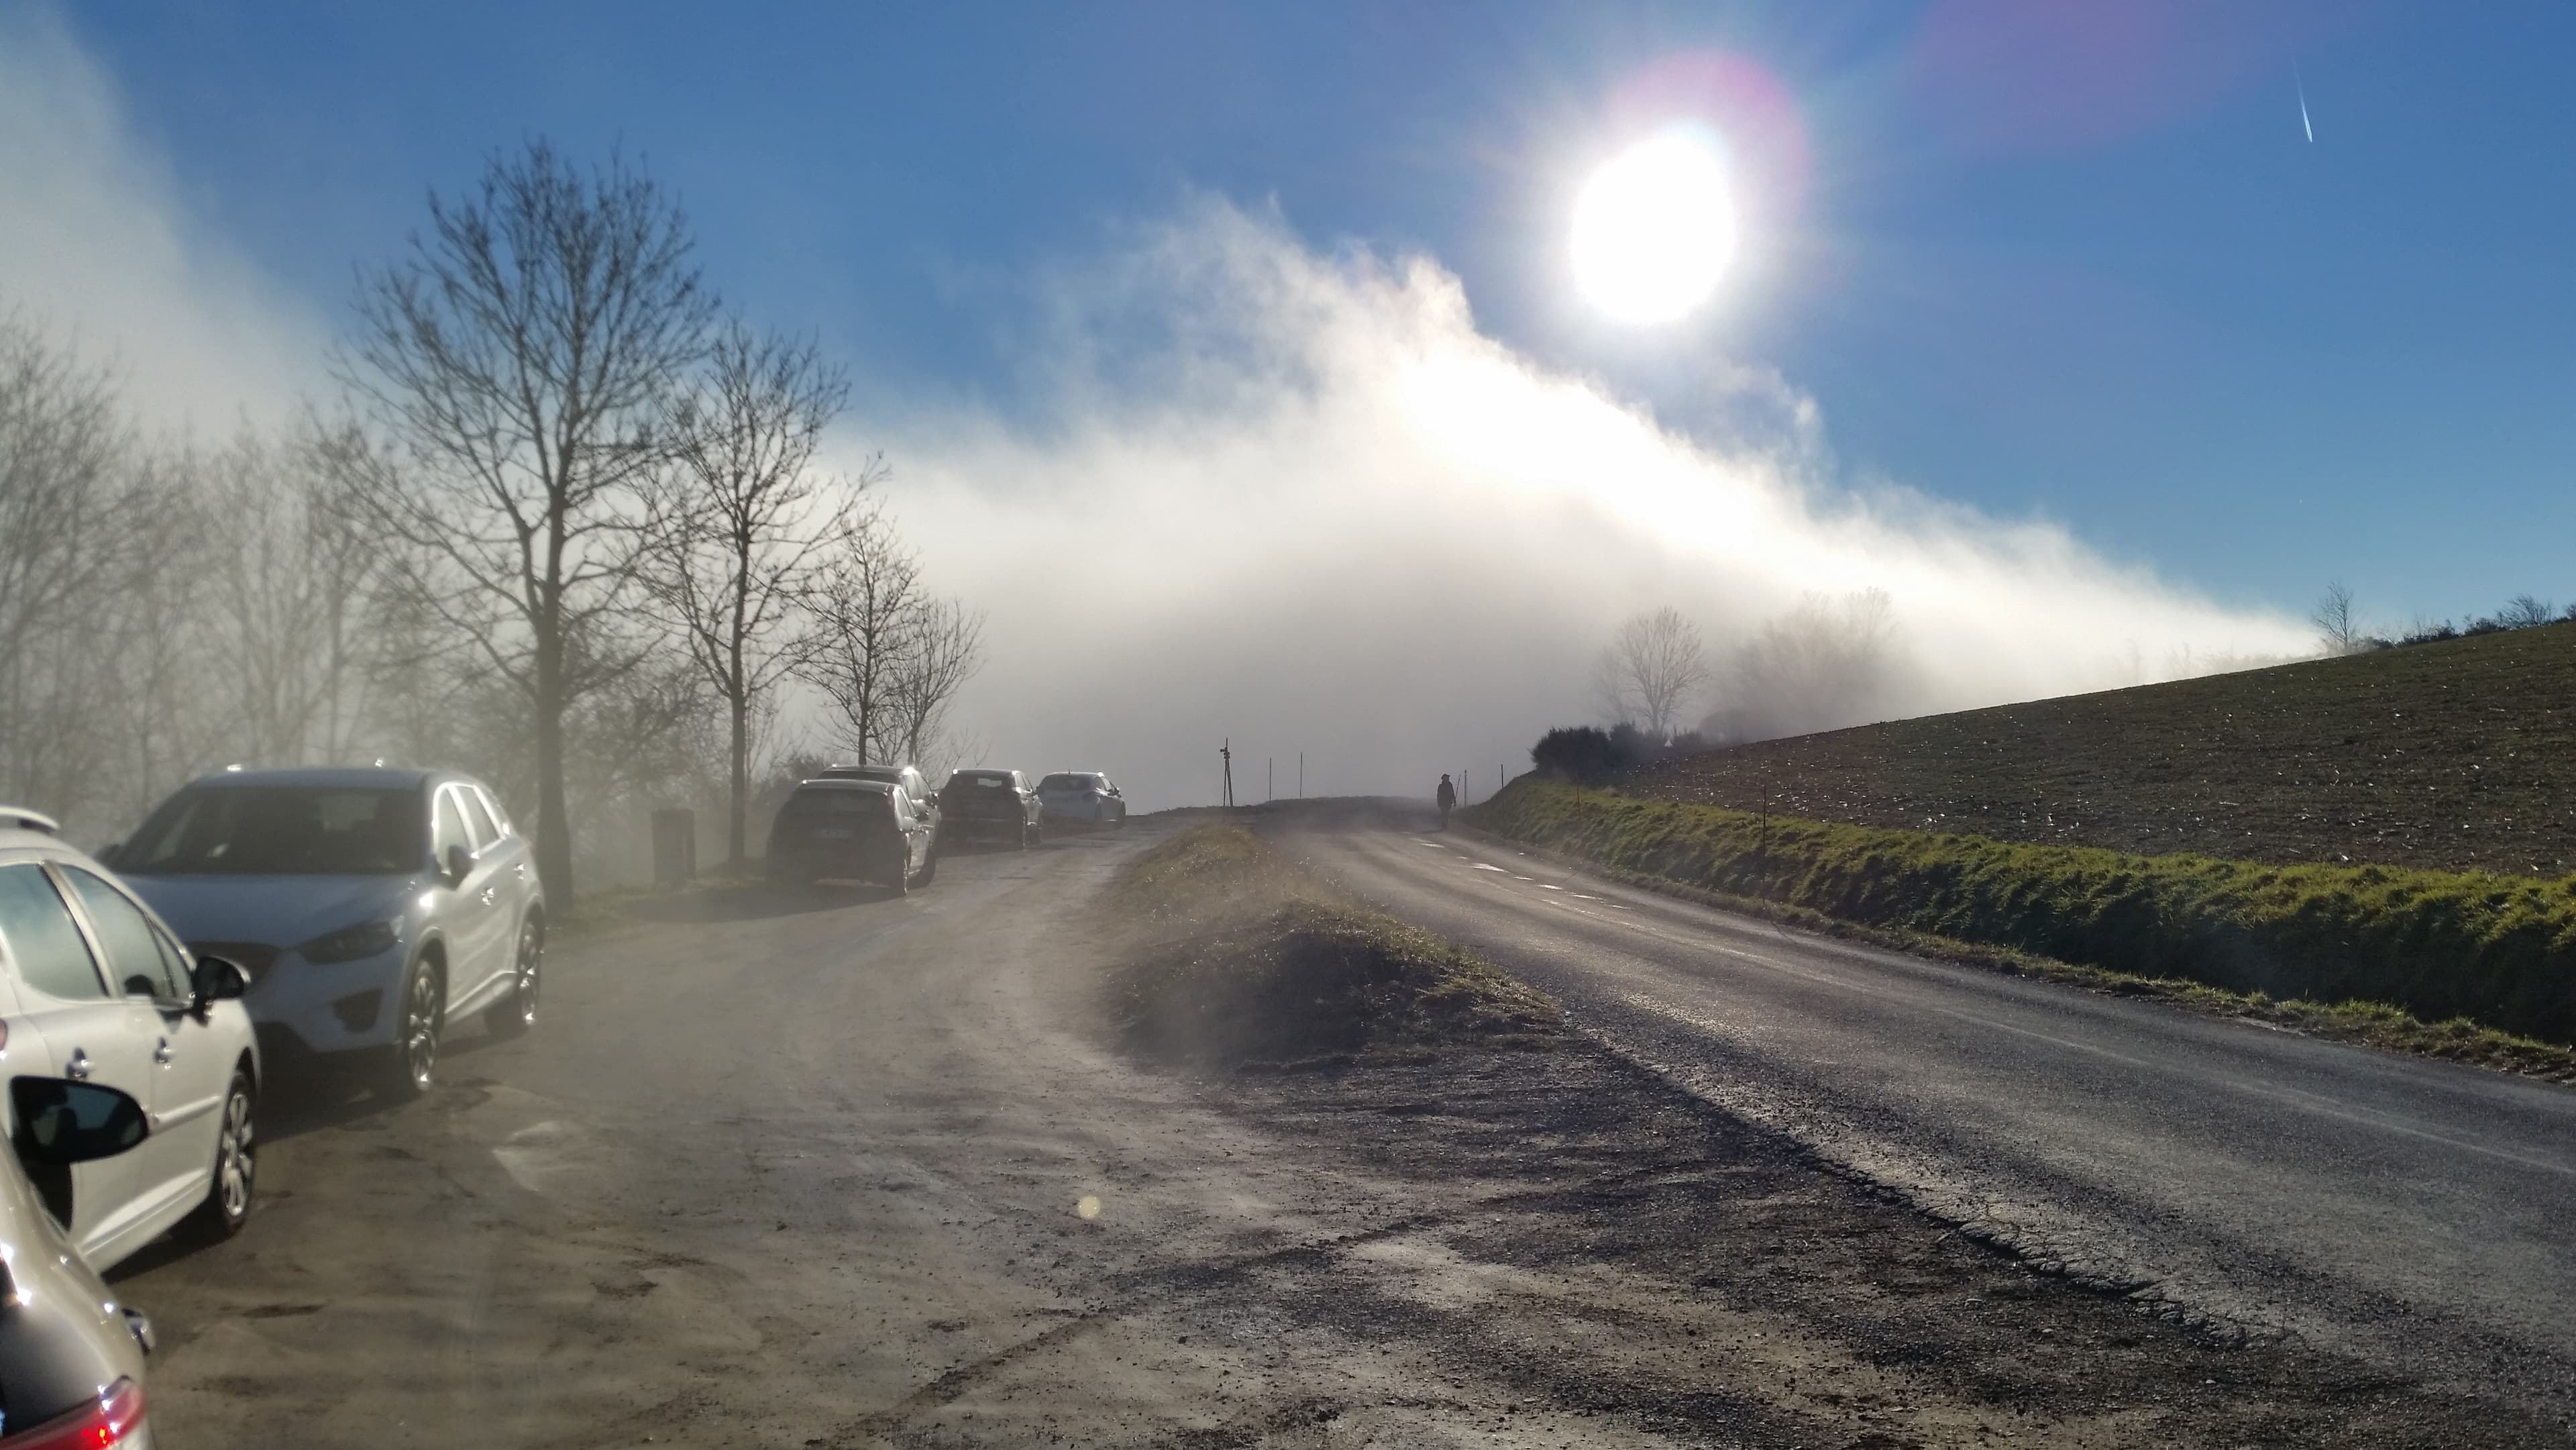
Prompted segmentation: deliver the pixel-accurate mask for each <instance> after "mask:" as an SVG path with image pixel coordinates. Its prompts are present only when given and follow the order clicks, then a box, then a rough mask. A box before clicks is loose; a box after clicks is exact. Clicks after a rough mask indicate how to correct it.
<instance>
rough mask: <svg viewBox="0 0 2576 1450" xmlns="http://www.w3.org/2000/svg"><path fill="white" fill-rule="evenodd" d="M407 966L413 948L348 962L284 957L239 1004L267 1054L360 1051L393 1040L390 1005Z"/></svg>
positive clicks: (401, 947) (285, 954) (284, 954)
mask: <svg viewBox="0 0 2576 1450" xmlns="http://www.w3.org/2000/svg"><path fill="white" fill-rule="evenodd" d="M410 965H411V947H410V944H409V943H404V944H402V945H399V946H395V947H391V948H388V949H387V950H385V951H382V952H378V953H376V954H375V955H374V956H369V957H359V958H357V959H355V960H353V961H346V962H328V963H324V962H308V961H306V960H304V959H303V958H302V957H300V956H297V955H296V954H295V953H293V952H279V953H278V954H277V958H276V960H275V961H273V962H271V963H270V964H269V966H268V968H267V969H266V970H265V971H263V972H261V973H260V976H259V980H258V981H256V982H254V983H252V984H251V988H250V990H249V991H248V992H245V993H244V994H242V1006H243V1007H244V1008H245V1009H247V1010H248V1011H249V1013H250V1021H251V1026H252V1027H253V1028H254V1029H255V1030H256V1031H257V1032H258V1033H259V1039H260V1046H261V1047H262V1048H263V1049H264V1050H275V1051H276V1052H278V1053H279V1054H281V1055H296V1054H306V1055H315V1056H324V1055H328V1054H331V1053H337V1052H363V1051H366V1050H368V1049H370V1048H378V1047H383V1046H386V1045H388V1044H389V1043H391V1042H392V1041H393V1040H394V1030H395V1022H394V1018H395V1015H396V1014H395V1012H394V1010H393V1004H394V1003H395V1002H396V1001H397V1000H399V999H400V997H401V995H402V982H403V971H404V969H405V968H407V967H408V966H410Z"/></svg>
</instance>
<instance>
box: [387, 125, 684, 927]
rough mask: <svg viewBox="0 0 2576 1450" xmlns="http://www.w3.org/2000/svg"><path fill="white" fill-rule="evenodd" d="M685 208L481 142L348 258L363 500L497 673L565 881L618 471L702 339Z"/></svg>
mask: <svg viewBox="0 0 2576 1450" xmlns="http://www.w3.org/2000/svg"><path fill="white" fill-rule="evenodd" d="M691 248H692V244H691V239H690V235H689V229H688V224H687V219H686V217H685V216H684V215H683V213H682V212H681V211H680V209H679V207H678V205H677V204H676V202H674V201H673V200H672V199H671V198H669V197H668V196H667V195H666V194H665V193H664V192H663V191H662V190H661V188H660V187H659V186H657V185H656V184H655V183H654V182H653V181H652V180H650V179H649V178H647V177H645V176H643V175H642V174H640V173H638V172H636V171H634V170H632V169H630V168H628V167H627V165H626V164H625V163H624V162H623V160H621V159H619V158H616V157H612V158H611V159H610V160H609V162H608V164H607V165H606V166H604V167H602V168H599V169H597V170H596V171H593V172H591V173H590V174H588V175H584V174H582V173H581V172H579V171H577V170H576V169H575V168H574V167H572V166H571V165H570V164H569V163H567V162H566V161H564V160H563V159H562V158H561V157H559V156H558V155H557V154H556V153H555V151H554V149H553V148H552V147H551V146H549V145H548V144H547V143H545V142H544V141H542V140H539V141H531V142H529V143H527V145H526V146H525V147H524V148H523V149H522V150H520V151H519V152H517V153H515V154H509V155H496V156H494V157H493V158H492V159H491V161H490V162H489V163H488V165H487V166H486V168H485V170H484V174H483V177H482V179H481V181H480V183H479V184H478V185H477V187H476V189H475V190H474V192H473V193H471V194H470V195H468V196H466V197H464V198H462V199H459V200H455V201H452V202H451V201H448V200H444V199H442V198H440V197H438V196H437V195H435V194H433V195H432V196H431V197H430V200H429V229H428V231H427V232H426V233H425V234H416V235H414V237H413V238H412V240H411V246H410V250H409V252H408V254H407V255H405V256H403V257H401V258H400V259H398V260H397V261H395V262H394V263H392V264H390V265H389V266H387V267H385V268H383V269H381V270H379V271H376V272H373V273H370V274H368V275H366V276H365V278H364V279H363V281H362V284H361V286H360V289H359V296H358V301H357V312H358V323H359V327H358V335H357V337H356V339H355V340H354V341H353V343H352V344H351V347H350V350H349V351H348V352H346V353H344V354H342V355H341V356H340V357H339V358H338V359H337V360H336V371H337V372H338V374H339V376H340V378H341V380H342V382H343V383H344V384H345V385H346V386H347V387H348V388H349V390H350V392H351V394H352V395H353V397H354V398H355V399H356V400H357V401H358V402H359V403H360V404H361V405H362V406H363V407H364V409H365V410H366V412H367V413H368V414H369V416H370V417H371V418H372V419H373V420H374V421H375V423H376V424H377V425H378V426H380V427H382V428H383V429H384V430H385V431H386V432H387V433H388V434H389V435H390V437H391V438H392V439H393V440H394V441H395V442H396V443H397V444H398V445H399V448H400V457H399V459H398V460H388V462H389V463H393V462H398V463H399V464H400V466H398V467H396V466H388V467H382V468H377V469H373V470H370V471H369V472H368V473H367V474H366V475H365V479H366V482H367V484H368V485H369V486H368V487H367V488H366V489H365V490H364V491H363V493H362V495H361V497H362V500H363V502H364V504H365V514H366V517H367V519H368V520H369V522H370V523H371V524H373V525H374V526H375V527H376V528H378V529H380V530H382V531H383V532H385V533H386V534H389V535H391V536H392V539H393V540H394V542H395V543H396V544H397V545H398V546H401V547H404V548H406V549H407V550H408V551H410V552H411V553H412V554H413V555H414V556H415V557H416V558H417V560H418V561H419V566H418V567H417V568H415V569H413V570H410V571H407V572H406V573H405V574H404V575H403V576H401V577H402V578H403V579H404V580H405V582H408V583H409V584H411V585H412V586H414V587H415V589H416V591H417V594H418V603H419V604H420V605H421V606H422V607H423V608H424V609H425V610H426V611H427V612H428V613H429V614H430V615H431V616H432V617H434V618H435V619H437V620H438V621H439V622H440V623H441V624H442V625H443V626H444V627H445V628H447V629H449V630H451V631H454V632H456V633H457V634H458V635H459V636H460V637H462V638H465V639H469V640H471V641H473V643H474V645H475V647H476V648H477V649H479V650H480V651H481V652H482V654H483V655H484V656H485V659H486V661H487V662H488V664H489V666H490V668H491V669H492V670H494V671H495V672H497V673H498V674H499V675H500V676H501V677H502V678H503V679H505V680H507V681H508V682H509V683H510V684H511V685H512V686H513V687H515V688H516V690H517V691H518V693H519V695H520V697H521V698H522V700H523V701H524V704H525V707H526V710H527V712H528V718H529V724H530V727H531V728H530V732H529V733H530V734H531V735H532V736H533V737H534V740H533V744H534V756H535V781H534V785H535V793H536V813H535V814H536V837H537V839H536V846H537V867H538V871H539V872H540V874H541V875H542V877H543V878H544V881H545V885H546V890H547V891H548V893H549V894H550V895H552V896H553V897H554V898H555V900H556V902H557V904H558V907H560V906H563V905H569V904H570V902H571V900H572V896H573V873H572V830H571V821H570V819H569V810H568V805H567V797H566V792H565V787H564V769H565V762H564V720H565V715H566V712H567V711H568V710H570V709H571V708H572V706H573V705H574V704H575V702H577V701H579V700H580V699H581V698H582V697H583V696H584V695H586V694H589V693H590V692H592V691H594V690H597V689H599V688H601V687H603V686H604V685H606V684H608V683H610V682H612V681H614V680H616V679H617V678H619V677H620V676H621V675H623V674H625V673H626V672H627V671H629V670H631V669H633V668H634V667H635V665H636V664H637V663H638V661H639V660H640V659H641V657H642V655H643V652H644V650H643V645H642V643H641V642H639V640H638V639H637V637H636V636H637V632H638V630H637V626H638V621H637V620H636V618H635V611H634V600H633V595H634V593H635V590H634V584H635V578H636V573H637V570H638V564H639V556H640V554H641V539H642V535H643V523H644V519H643V501H642V498H641V493H640V490H639V487H638V485H639V484H640V483H641V481H642V480H643V478H644V477H645V476H646V474H647V473H648V471H649V470H651V469H652V468H654V467H655V466H657V465H658V464H659V463H660V462H661V461H662V460H663V459H664V458H666V457H667V455H668V452H669V448H670V443H671V438H670V433H671V430H670V427H669V424H668V419H667V416H666V405H667V404H668V403H669V401H670V400H671V398H672V397H673V396H674V393H675V390H676V387H677V385H678V383H679V381H680V379H681V377H682V375H683V374H684V373H685V372H686V371H687V370H688V369H689V368H690V367H691V366H692V365H694V364H695V363H696V362H697V361H698V359H699V358H700V357H701V356H703V355H704V352H705V337H706V333H707V329H708V326H709V323H710V321H711V319H712V317H713V314H714V308H715V301H714V298H713V297H712V296H711V295H710V294H709V292H708V291H707V289H706V287H705V286H704V285H703V283H702V282H701V280H700V277H699V273H698V270H697V267H696V266H695V264H694V263H693V262H692V260H691Z"/></svg>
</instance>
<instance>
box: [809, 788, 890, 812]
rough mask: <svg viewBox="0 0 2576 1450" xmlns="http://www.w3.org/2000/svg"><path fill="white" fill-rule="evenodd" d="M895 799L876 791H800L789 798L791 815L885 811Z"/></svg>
mask: <svg viewBox="0 0 2576 1450" xmlns="http://www.w3.org/2000/svg"><path fill="white" fill-rule="evenodd" d="M892 799H893V797H892V796H891V795H890V794H889V793H888V792H885V791H875V790H800V791H798V792H797V793H796V794H794V795H792V796H789V797H788V798H787V807H786V808H787V811H788V813H789V814H791V815H799V816H806V815H830V814H846V813H855V812H860V811H871V810H873V811H884V810H886V809H887V808H888V804H889V802H890V801H891V800H892Z"/></svg>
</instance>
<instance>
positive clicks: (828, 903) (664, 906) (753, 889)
mask: <svg viewBox="0 0 2576 1450" xmlns="http://www.w3.org/2000/svg"><path fill="white" fill-rule="evenodd" d="M888 894H889V893H888V892H887V890H886V889H885V888H884V887H882V886H862V885H860V884H858V883H856V882H847V883H844V882H837V881H818V882H814V883H812V884H810V885H797V886H785V885H780V886H772V885H768V884H766V883H759V884H749V885H742V886H710V887H707V888H706V889H705V890H703V891H682V892H677V893H675V894H672V895H669V896H639V897H637V898H635V899H634V900H631V901H625V902H620V903H619V904H618V907H617V915H618V916H620V917H622V918H625V919H628V920H632V921H652V922H661V923H664V924H673V923H681V922H712V921H767V920H770V919H772V918H775V917H781V916H801V915H803V914H804V913H806V912H809V911H837V910H839V909H840V908H842V907H844V906H856V905H858V904H860V903H861V902H867V901H883V900H884V899H885V898H886V897H887V895H888Z"/></svg>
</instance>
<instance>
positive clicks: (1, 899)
mask: <svg viewBox="0 0 2576 1450" xmlns="http://www.w3.org/2000/svg"><path fill="white" fill-rule="evenodd" d="M0 941H5V942H6V943H7V944H8V947H9V960H11V961H12V962H15V963H17V965H18V980H20V981H22V982H24V983H26V984H27V985H28V986H31V987H33V988H35V989H36V990H38V991H40V992H42V993H44V994H45V995H46V996H48V997H55V998H60V999H62V1000H65V1001H71V1002H90V1001H95V1000H97V999H99V998H101V997H104V996H106V995H107V984H106V983H105V982H103V981H101V980H100V979H99V975H98V964H97V961H96V959H94V958H92V957H91V956H90V954H89V943H88V942H87V941H85V940H83V939H82V937H81V933H80V927H79V926H78V925H76V924H75V923H74V922H73V921H72V913H71V908H70V907H67V906H65V905H63V898H62V893H61V892H58V891H56V890H55V889H54V883H53V882H52V881H51V880H49V879H47V878H46V876H45V873H44V871H43V869H42V868H40V867H37V866H33V865H26V866H0Z"/></svg>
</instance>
